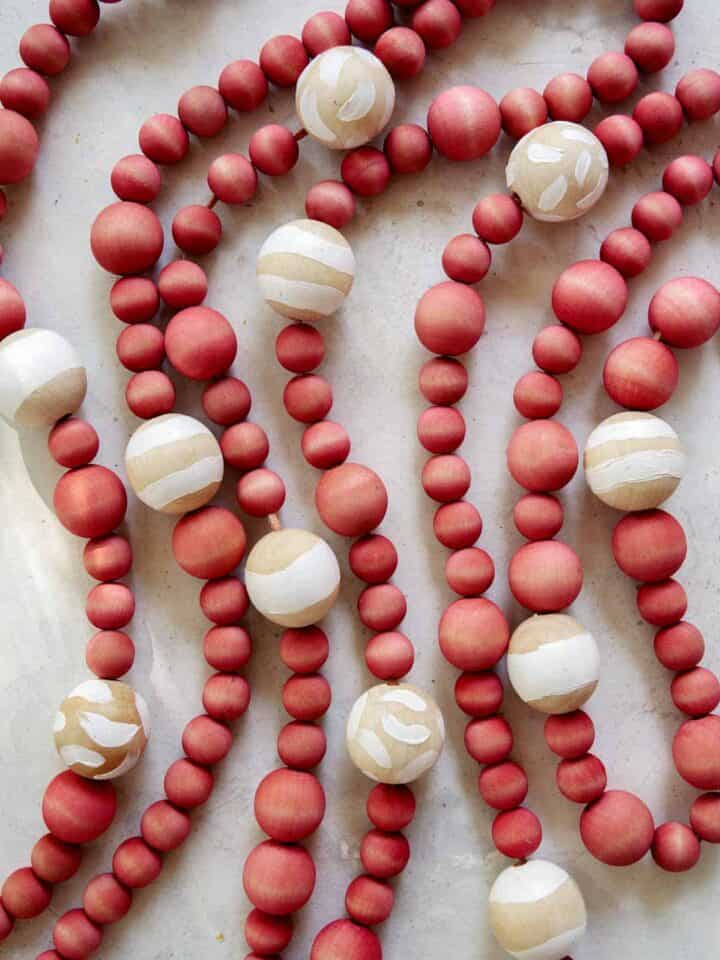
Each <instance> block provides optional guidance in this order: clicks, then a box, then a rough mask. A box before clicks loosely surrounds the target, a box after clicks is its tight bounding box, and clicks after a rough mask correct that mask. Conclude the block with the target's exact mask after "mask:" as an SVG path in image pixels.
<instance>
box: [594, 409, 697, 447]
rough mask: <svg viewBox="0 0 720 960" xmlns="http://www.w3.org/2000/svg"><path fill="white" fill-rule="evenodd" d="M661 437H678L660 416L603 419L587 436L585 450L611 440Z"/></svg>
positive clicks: (641, 415)
mask: <svg viewBox="0 0 720 960" xmlns="http://www.w3.org/2000/svg"><path fill="white" fill-rule="evenodd" d="M663 437H672V438H673V439H674V440H677V439H678V435H677V433H675V431H674V430H673V428H672V427H671V426H670V424H669V423H666V422H665V421H664V420H661V419H660V417H653V416H651V415H645V414H638V415H637V417H627V418H625V419H623V420H612V418H608V420H603V422H602V423H600V424H598V426H597V427H595V429H594V430H593V432H592V433H591V434H590V436H589V437H588V440H587V443H586V444H585V449H586V450H592V449H593V448H594V447H599V446H601V445H602V444H603V443H610V441H612V440H659V439H662V438H663Z"/></svg>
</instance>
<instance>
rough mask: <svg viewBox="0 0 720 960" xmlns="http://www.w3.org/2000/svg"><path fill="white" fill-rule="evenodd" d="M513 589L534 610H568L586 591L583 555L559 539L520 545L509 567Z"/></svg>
mask: <svg viewBox="0 0 720 960" xmlns="http://www.w3.org/2000/svg"><path fill="white" fill-rule="evenodd" d="M508 582H509V584H510V590H511V591H512V594H513V596H514V597H515V599H516V600H517V602H518V603H521V604H522V605H523V606H524V607H527V608H528V610H532V611H533V613H556V612H558V611H559V610H564V609H565V607H569V606H570V604H571V603H572V602H573V601H574V600H575V599H576V598H577V597H578V595H579V594H580V591H581V590H582V584H583V572H582V564H581V563H580V558H579V557H578V555H577V554H576V553H575V551H574V550H573V549H572V547H569V546H568V545H567V544H566V543H561V542H560V541H559V540H537V541H535V542H534V543H526V544H525V546H523V547H520V549H519V550H518V551H517V553H516V554H515V556H514V557H513V558H512V560H511V561H510V567H509V569H508Z"/></svg>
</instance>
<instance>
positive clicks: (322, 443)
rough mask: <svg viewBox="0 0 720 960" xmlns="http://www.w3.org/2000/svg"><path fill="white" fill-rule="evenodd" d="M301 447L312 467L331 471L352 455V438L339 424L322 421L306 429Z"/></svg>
mask: <svg viewBox="0 0 720 960" xmlns="http://www.w3.org/2000/svg"><path fill="white" fill-rule="evenodd" d="M301 446H302V452H303V456H304V457H305V459H306V460H307V462H308V463H309V464H310V466H311V467H316V468H317V469H318V470H329V469H330V468H331V467H337V466H339V465H340V464H341V463H344V462H345V461H346V460H347V458H348V456H349V454H350V437H349V436H348V433H347V430H345V428H344V427H342V426H341V425H340V424H339V423H334V422H333V421H332V420H320V421H319V422H318V423H313V424H312V425H311V426H309V427H307V428H306V429H305V431H304V433H303V435H302V441H301Z"/></svg>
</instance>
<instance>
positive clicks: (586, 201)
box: [575, 171, 608, 210]
mask: <svg viewBox="0 0 720 960" xmlns="http://www.w3.org/2000/svg"><path fill="white" fill-rule="evenodd" d="M607 184H608V174H607V171H605V172H604V173H603V174H602V176H601V177H599V178H598V182H597V183H596V184H595V186H594V187H593V188H592V190H591V191H590V192H589V193H587V194H585V196H584V197H581V198H580V199H579V200H578V201H577V202H576V204H575V206H576V207H577V208H578V210H589V209H590V208H591V207H594V206H595V204H596V203H597V202H598V200H599V199H600V197H601V196H602V195H603V193H605V188H606V187H607Z"/></svg>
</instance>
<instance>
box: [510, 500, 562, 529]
mask: <svg viewBox="0 0 720 960" xmlns="http://www.w3.org/2000/svg"><path fill="white" fill-rule="evenodd" d="M563 519H564V511H563V507H562V504H561V503H560V501H559V500H557V499H556V498H555V497H553V496H551V495H550V494H549V493H526V494H525V495H524V496H523V497H520V499H519V500H518V502H517V503H516V504H515V507H514V508H513V520H514V521H515V526H516V527H517V530H518V533H520V534H522V536H523V537H526V538H527V539H528V540H552V538H553V537H554V536H555V534H557V533H559V532H560V530H561V529H562V525H563Z"/></svg>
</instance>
